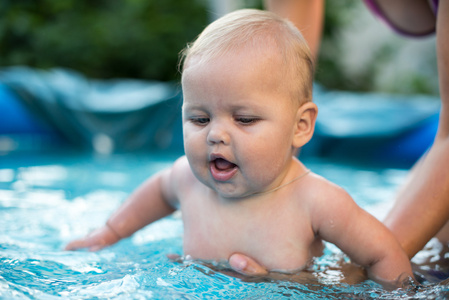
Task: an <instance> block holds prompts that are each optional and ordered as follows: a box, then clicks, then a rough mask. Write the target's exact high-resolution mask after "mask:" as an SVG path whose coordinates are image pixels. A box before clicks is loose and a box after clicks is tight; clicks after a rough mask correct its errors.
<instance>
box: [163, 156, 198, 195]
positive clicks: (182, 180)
mask: <svg viewBox="0 0 449 300" xmlns="http://www.w3.org/2000/svg"><path fill="white" fill-rule="evenodd" d="M170 180H171V181H172V183H173V184H175V185H177V186H179V187H182V186H185V185H187V186H188V185H190V184H193V183H195V182H196V181H197V180H196V177H195V175H194V174H193V172H192V169H191V168H190V165H189V161H188V160H187V157H186V156H181V157H180V158H178V159H177V160H176V161H175V162H174V163H173V166H172V167H171V170H170Z"/></svg>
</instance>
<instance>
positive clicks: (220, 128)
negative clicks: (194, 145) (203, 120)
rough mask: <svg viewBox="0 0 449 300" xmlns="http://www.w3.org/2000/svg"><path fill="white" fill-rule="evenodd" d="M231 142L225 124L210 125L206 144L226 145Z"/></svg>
mask: <svg viewBox="0 0 449 300" xmlns="http://www.w3.org/2000/svg"><path fill="white" fill-rule="evenodd" d="M230 141H231V137H230V135H229V132H228V130H227V128H226V125H225V124H222V123H218V122H216V123H212V124H210V129H209V132H208V134H207V143H208V144H210V145H213V144H218V143H222V144H225V145H228V144H229V143H230Z"/></svg>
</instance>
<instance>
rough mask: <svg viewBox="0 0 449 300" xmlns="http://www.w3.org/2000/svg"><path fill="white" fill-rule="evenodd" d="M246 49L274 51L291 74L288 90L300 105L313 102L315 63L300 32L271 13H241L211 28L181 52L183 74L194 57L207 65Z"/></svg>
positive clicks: (234, 14) (235, 13)
mask: <svg viewBox="0 0 449 300" xmlns="http://www.w3.org/2000/svg"><path fill="white" fill-rule="evenodd" d="M246 45H254V46H255V47H258V48H260V47H264V48H268V47H272V48H274V49H277V52H278V53H280V55H281V58H282V62H283V63H282V64H283V65H282V67H284V68H285V70H286V71H287V74H290V80H289V81H290V82H288V83H287V87H288V88H290V89H291V93H292V97H293V98H296V99H298V102H299V103H304V102H306V101H311V100H312V84H313V75H314V63H313V59H312V55H311V53H310V49H309V47H308V45H307V42H306V41H305V39H304V37H303V36H302V34H301V33H300V31H299V30H298V29H297V28H296V27H295V26H294V25H293V24H292V23H291V22H290V21H288V20H286V19H284V18H282V17H280V16H278V15H276V14H274V13H272V12H268V11H262V10H257V9H242V10H237V11H234V12H231V13H229V14H227V15H225V16H223V17H221V18H219V19H218V20H216V21H215V22H213V23H211V24H209V26H207V27H206V28H205V29H204V30H203V32H202V33H201V34H200V35H199V36H198V38H197V39H196V40H195V41H194V42H193V43H192V44H189V45H188V46H187V47H186V48H185V49H184V50H183V51H182V52H181V59H180V69H181V71H183V70H184V69H185V68H186V67H187V66H188V64H189V61H190V60H191V58H192V57H195V58H199V59H200V60H201V61H208V60H211V59H213V58H217V57H219V56H221V55H224V54H226V53H230V52H232V51H235V50H237V49H240V48H242V47H243V46H246Z"/></svg>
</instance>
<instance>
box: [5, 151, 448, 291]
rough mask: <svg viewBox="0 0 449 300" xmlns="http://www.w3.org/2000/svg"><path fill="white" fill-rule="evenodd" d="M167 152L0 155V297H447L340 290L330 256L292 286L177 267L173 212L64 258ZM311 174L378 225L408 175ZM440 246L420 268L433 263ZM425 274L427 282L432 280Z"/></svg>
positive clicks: (327, 166)
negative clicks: (339, 189)
mask: <svg viewBox="0 0 449 300" xmlns="http://www.w3.org/2000/svg"><path fill="white" fill-rule="evenodd" d="M174 159H175V156H173V155H168V154H152V155H142V154H138V155H137V154H135V155H133V154H122V155H113V156H95V155H91V154H89V155H88V154H79V153H78V154H77V153H72V154H61V153H46V154H43V153H41V154H33V155H32V156H29V155H25V154H23V153H22V154H20V153H19V154H8V155H4V156H0V299H260V298H262V299H291V298H294V299H340V298H345V299H348V298H352V299H371V298H378V299H391V298H398V299H407V298H414V299H429V298H431V299H440V298H441V299H442V298H445V297H446V296H447V295H449V288H448V287H447V286H446V285H444V284H441V283H436V280H434V279H435V278H434V277H432V276H430V275H427V273H426V272H424V271H425V270H427V271H428V269H429V268H430V267H428V266H426V265H423V266H421V269H420V272H421V273H422V274H424V279H425V282H424V285H423V286H420V287H407V288H404V289H400V290H396V291H386V290H384V289H382V287H381V286H380V285H378V284H376V283H374V282H372V281H370V280H365V281H363V282H360V283H357V284H355V285H348V284H346V283H344V282H342V278H343V277H344V276H345V275H344V273H343V265H344V262H343V261H345V258H344V256H343V255H342V254H341V253H340V251H339V250H338V249H337V248H335V247H334V246H333V245H330V244H327V245H326V250H325V255H324V256H323V257H321V258H319V259H317V260H316V261H315V264H314V265H313V266H312V267H311V268H310V270H308V271H307V272H304V274H305V276H303V277H301V278H299V279H298V278H297V279H295V280H296V281H295V280H293V279H292V278H286V277H282V276H273V277H272V278H261V279H260V278H259V279H256V278H242V277H241V276H237V275H236V274H233V273H232V272H230V271H229V270H228V269H226V267H222V266H213V265H208V264H201V263H199V262H192V261H184V262H173V261H170V260H169V259H168V258H167V256H166V255H167V254H179V255H181V254H182V223H181V220H180V218H179V216H177V215H176V214H175V215H174V216H170V217H168V218H165V219H163V220H161V221H159V222H156V223H154V224H152V225H150V226H148V227H146V228H145V229H143V230H141V231H139V232H138V233H136V234H135V235H134V236H133V237H131V238H128V239H125V240H123V241H121V242H119V243H118V244H116V245H114V246H112V247H110V248H107V249H104V250H102V251H99V252H87V251H77V252H67V251H63V250H62V249H63V247H64V245H65V244H66V243H67V242H69V241H70V240H72V239H74V238H75V237H80V236H83V235H85V234H86V233H88V232H89V231H91V230H92V229H94V228H96V227H98V226H100V225H102V224H103V223H104V222H105V220H106V219H107V217H108V216H109V214H110V213H111V212H112V211H113V210H115V209H116V208H117V207H118V206H119V205H120V203H121V202H122V201H124V200H125V199H126V196H127V195H128V194H129V193H130V192H131V191H132V190H133V189H134V188H135V187H136V186H137V185H139V184H140V183H141V182H142V181H143V180H144V179H146V178H147V177H148V176H149V175H151V174H153V173H154V172H156V171H158V170H160V169H162V168H164V167H166V166H168V165H169V164H171V162H173V160H174ZM305 163H306V164H307V166H308V167H309V168H311V169H312V170H313V171H314V172H316V173H318V174H321V175H323V176H325V177H327V178H329V179H330V180H332V181H334V182H336V183H338V184H340V185H342V186H343V187H344V188H345V189H347V190H348V191H349V192H350V193H351V195H352V196H353V197H354V198H355V200H356V201H357V202H358V203H359V205H361V206H362V207H364V208H365V209H367V210H368V211H369V212H371V213H372V214H374V215H375V216H376V217H379V218H382V217H383V216H384V215H385V213H386V211H387V210H388V209H389V208H390V207H391V199H392V198H393V195H394V193H395V191H396V189H397V187H398V185H399V184H400V183H401V182H402V181H403V180H404V177H405V175H406V171H404V170H400V169H385V168H382V169H377V168H373V167H362V166H355V165H339V164H336V163H331V162H327V161H325V160H310V159H309V160H306V161H305ZM435 251H437V252H438V245H436V246H432V245H430V246H429V248H428V249H427V250H426V251H423V252H422V253H421V255H420V256H419V258H420V259H421V260H426V259H427V260H432V262H433V265H432V268H434V269H438V270H439V271H440V272H441V271H444V270H442V269H441V268H442V267H441V265H438V264H437V265H435V261H434V260H435V257H438V255H439V254H435ZM426 276H428V277H427V278H426Z"/></svg>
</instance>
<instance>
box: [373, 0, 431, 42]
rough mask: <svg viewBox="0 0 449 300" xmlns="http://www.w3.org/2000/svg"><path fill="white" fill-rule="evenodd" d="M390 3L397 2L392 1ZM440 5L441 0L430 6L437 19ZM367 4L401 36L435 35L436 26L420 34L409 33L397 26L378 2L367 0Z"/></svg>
mask: <svg viewBox="0 0 449 300" xmlns="http://www.w3.org/2000/svg"><path fill="white" fill-rule="evenodd" d="M390 1H395V0H390ZM438 3H439V0H432V1H429V6H430V8H431V10H432V12H433V13H434V14H435V17H436V15H437V12H438ZM365 4H366V6H367V7H368V8H369V9H370V10H371V11H372V12H373V13H374V14H375V15H376V16H378V17H379V18H381V19H382V20H383V21H384V22H385V23H387V24H388V25H389V26H390V27H391V28H392V29H393V30H394V31H396V32H397V33H399V34H402V35H405V36H410V37H421V36H426V35H429V34H433V33H435V25H434V26H433V28H431V29H429V30H426V31H423V32H419V33H416V32H411V31H408V30H407V29H406V28H400V27H398V26H397V25H396V23H395V22H394V20H391V19H389V18H388V16H387V14H386V13H385V11H383V10H382V8H381V6H380V5H379V4H378V1H377V0H365Z"/></svg>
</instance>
